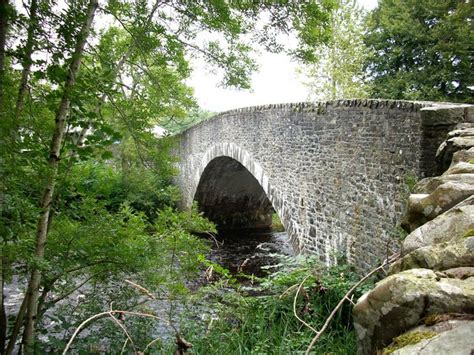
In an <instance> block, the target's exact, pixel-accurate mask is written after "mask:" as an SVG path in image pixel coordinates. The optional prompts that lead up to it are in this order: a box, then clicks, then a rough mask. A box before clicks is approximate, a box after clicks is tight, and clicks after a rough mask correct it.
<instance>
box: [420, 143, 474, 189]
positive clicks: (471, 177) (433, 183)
mask: <svg viewBox="0 0 474 355" xmlns="http://www.w3.org/2000/svg"><path fill="white" fill-rule="evenodd" d="M473 152H474V149H473ZM447 182H460V183H464V184H470V185H474V174H454V175H442V176H435V177H429V178H424V179H422V180H420V181H418V182H417V183H416V185H415V187H414V189H413V193H415V194H430V193H432V192H433V191H434V190H435V189H436V188H437V187H438V186H440V185H443V184H444V183H447Z"/></svg>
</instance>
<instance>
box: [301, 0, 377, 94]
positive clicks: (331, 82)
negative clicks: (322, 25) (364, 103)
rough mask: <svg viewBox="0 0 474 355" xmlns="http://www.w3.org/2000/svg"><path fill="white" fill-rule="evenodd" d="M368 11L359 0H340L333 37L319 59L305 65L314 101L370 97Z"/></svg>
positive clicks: (333, 19) (319, 50) (333, 17)
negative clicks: (366, 70)
mask: <svg viewBox="0 0 474 355" xmlns="http://www.w3.org/2000/svg"><path fill="white" fill-rule="evenodd" d="M364 19H365V12H364V11H363V9H362V8H361V7H360V6H359V5H358V4H357V1H355V0H338V1H337V7H336V9H335V11H334V12H332V13H331V18H330V24H331V25H330V26H331V29H332V32H331V37H330V39H329V41H328V43H327V44H324V45H321V46H319V47H318V48H317V49H316V51H317V56H318V62H317V63H315V64H310V65H307V66H305V67H303V68H302V70H301V72H302V74H303V75H304V77H305V78H306V82H305V85H306V86H307V87H308V89H309V90H310V98H311V99H314V100H336V99H343V98H365V97H368V86H367V84H366V82H365V74H364V61H365V59H366V57H367V55H368V49H367V47H366V46H365V45H364V42H363V38H364V37H363V35H364V32H365V24H364Z"/></svg>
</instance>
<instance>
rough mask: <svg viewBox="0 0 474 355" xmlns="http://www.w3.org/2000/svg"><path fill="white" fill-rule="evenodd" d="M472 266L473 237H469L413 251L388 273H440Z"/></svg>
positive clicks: (473, 260) (473, 255) (396, 263)
mask: <svg viewBox="0 0 474 355" xmlns="http://www.w3.org/2000/svg"><path fill="white" fill-rule="evenodd" d="M473 265H474V237H469V238H462V239H460V240H457V241H455V242H445V243H440V244H435V245H430V246H425V247H421V248H418V249H415V250H413V251H412V252H410V253H408V254H407V255H405V256H403V257H402V258H401V259H399V260H398V261H396V262H395V263H394V264H392V266H391V267H390V271H389V273H390V274H391V275H392V274H395V273H397V272H400V271H404V270H409V269H416V268H425V269H432V270H435V271H442V270H447V269H452V268H456V267H466V266H473Z"/></svg>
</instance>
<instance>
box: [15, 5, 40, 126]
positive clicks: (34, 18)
mask: <svg viewBox="0 0 474 355" xmlns="http://www.w3.org/2000/svg"><path fill="white" fill-rule="evenodd" d="M37 11H38V2H37V0H31V5H30V23H29V25H28V35H27V38H26V44H25V53H24V54H23V58H22V66H23V70H22V72H21V80H20V87H19V89H18V97H17V100H16V106H15V125H18V119H19V117H20V115H21V113H22V111H23V108H24V106H25V95H26V91H27V89H28V79H29V77H30V73H31V64H32V60H31V55H32V54H33V49H34V48H33V47H34V36H35V31H36V29H37V28H38V13H37Z"/></svg>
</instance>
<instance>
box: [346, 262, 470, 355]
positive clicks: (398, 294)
mask: <svg viewBox="0 0 474 355" xmlns="http://www.w3.org/2000/svg"><path fill="white" fill-rule="evenodd" d="M473 311H474V282H472V279H467V280H458V279H450V278H440V277H439V276H438V275H437V274H436V273H435V272H434V271H432V270H428V269H411V270H407V271H403V272H400V273H398V274H395V275H391V276H389V277H387V278H385V279H384V280H382V281H380V282H378V283H377V284H376V286H375V288H374V289H373V290H371V291H369V292H367V293H365V294H364V295H363V296H362V297H361V298H360V299H359V300H358V301H357V304H356V305H355V307H354V310H353V315H354V327H355V330H356V333H357V341H358V345H359V346H358V353H359V354H363V355H365V354H373V353H375V352H376V351H377V350H378V349H383V348H384V347H386V346H388V345H389V344H390V343H391V342H392V340H393V338H395V337H397V336H398V335H400V334H403V333H404V332H406V331H407V330H409V329H410V328H412V327H414V326H416V325H418V324H419V322H420V321H421V320H422V319H423V318H425V317H427V316H429V315H436V314H444V313H471V312H473Z"/></svg>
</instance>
